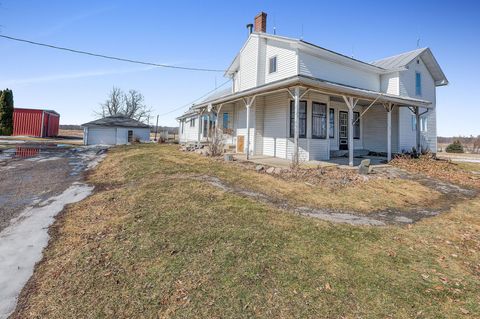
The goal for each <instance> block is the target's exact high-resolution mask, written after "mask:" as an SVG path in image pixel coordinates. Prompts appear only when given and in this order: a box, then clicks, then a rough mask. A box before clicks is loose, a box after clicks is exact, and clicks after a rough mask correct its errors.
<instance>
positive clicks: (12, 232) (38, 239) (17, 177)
mask: <svg viewBox="0 0 480 319" xmlns="http://www.w3.org/2000/svg"><path fill="white" fill-rule="evenodd" d="M105 152H106V149H105V148H102V147H97V148H91V147H71V146H68V145H58V144H44V143H40V144H39V143H36V144H25V143H22V144H18V145H14V144H12V145H9V147H8V148H6V149H2V150H1V151H0V318H4V317H7V316H8V314H9V313H10V312H11V311H13V309H14V307H15V303H16V298H17V296H18V294H19V293H20V291H21V289H22V287H23V286H24V285H25V283H26V282H27V280H28V279H29V278H30V276H31V274H32V272H33V267H34V265H35V263H36V262H38V261H39V260H40V259H41V256H42V250H43V248H44V247H45V246H46V245H47V243H48V239H49V237H48V233H47V231H48V227H49V226H50V225H51V223H52V222H53V221H54V218H55V215H56V214H57V213H59V212H60V211H61V210H62V209H63V207H64V205H66V204H68V203H72V202H76V201H79V200H81V199H83V198H85V197H87V196H88V195H89V194H90V193H91V191H92V190H93V187H91V186H89V185H86V184H84V183H83V175H84V172H85V171H86V170H87V169H88V168H90V167H93V166H94V165H96V163H98V162H99V161H100V160H101V159H102V158H103V154H104V153H105Z"/></svg>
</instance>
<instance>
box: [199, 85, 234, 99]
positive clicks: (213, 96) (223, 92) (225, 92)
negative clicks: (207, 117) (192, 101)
mask: <svg viewBox="0 0 480 319" xmlns="http://www.w3.org/2000/svg"><path fill="white" fill-rule="evenodd" d="M229 94H232V88H231V87H228V88H225V89H222V90H218V91H216V92H215V93H212V94H210V95H209V96H207V97H206V98H205V99H203V100H202V102H201V103H203V102H206V101H211V100H215V99H218V98H221V97H224V96H227V95H229Z"/></svg>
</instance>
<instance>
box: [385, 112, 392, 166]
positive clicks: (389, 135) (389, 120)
mask: <svg viewBox="0 0 480 319" xmlns="http://www.w3.org/2000/svg"><path fill="white" fill-rule="evenodd" d="M386 110H387V161H388V162H390V161H391V160H392V103H388V104H387V105H386Z"/></svg>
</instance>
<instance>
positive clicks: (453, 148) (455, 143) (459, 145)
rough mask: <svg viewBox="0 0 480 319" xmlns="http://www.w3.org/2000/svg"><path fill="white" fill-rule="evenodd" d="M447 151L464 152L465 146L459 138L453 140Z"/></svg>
mask: <svg viewBox="0 0 480 319" xmlns="http://www.w3.org/2000/svg"><path fill="white" fill-rule="evenodd" d="M445 152H447V153H463V146H462V143H460V141H459V140H456V141H453V143H452V144H450V145H448V146H447V148H446V149H445Z"/></svg>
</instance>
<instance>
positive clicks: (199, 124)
mask: <svg viewBox="0 0 480 319" xmlns="http://www.w3.org/2000/svg"><path fill="white" fill-rule="evenodd" d="M201 140H202V113H199V114H198V145H199V146H200V141H201Z"/></svg>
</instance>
